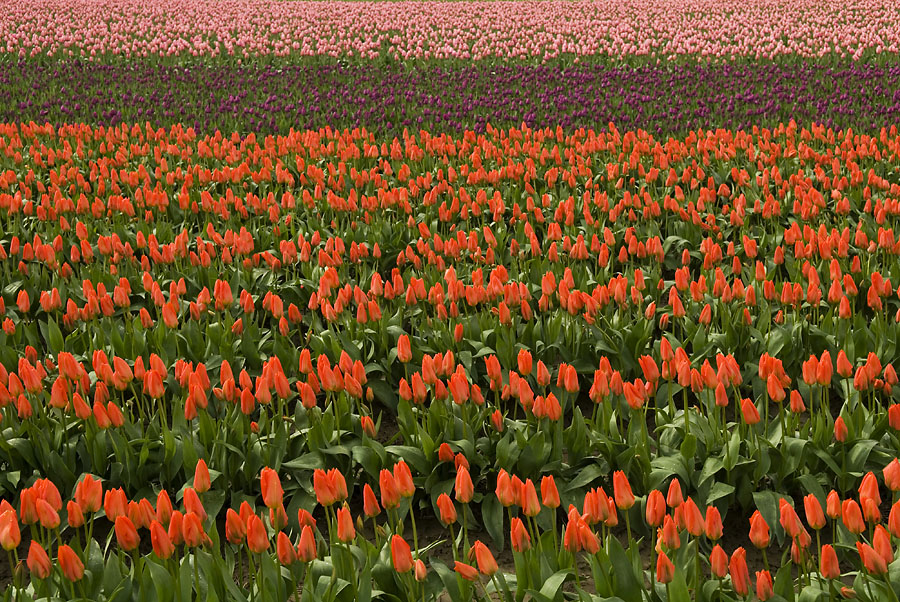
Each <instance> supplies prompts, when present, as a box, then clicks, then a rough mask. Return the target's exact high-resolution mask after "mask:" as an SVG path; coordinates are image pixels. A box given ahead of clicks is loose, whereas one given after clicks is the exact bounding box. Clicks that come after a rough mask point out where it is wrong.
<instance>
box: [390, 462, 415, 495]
mask: <svg viewBox="0 0 900 602" xmlns="http://www.w3.org/2000/svg"><path fill="white" fill-rule="evenodd" d="M394 479H395V480H396V482H397V491H398V492H400V495H401V496H403V497H412V496H413V494H415V492H416V486H415V484H414V483H413V478H412V473H411V472H410V471H409V466H407V465H406V462H404V461H403V460H400V461H399V462H397V463H396V464H394Z"/></svg>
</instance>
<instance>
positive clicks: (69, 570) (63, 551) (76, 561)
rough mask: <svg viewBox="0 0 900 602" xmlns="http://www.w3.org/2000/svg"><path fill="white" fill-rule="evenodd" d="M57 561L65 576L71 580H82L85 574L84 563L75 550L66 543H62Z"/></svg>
mask: <svg viewBox="0 0 900 602" xmlns="http://www.w3.org/2000/svg"><path fill="white" fill-rule="evenodd" d="M57 561H58V562H59V567H60V569H61V570H62V574H63V576H64V577H65V578H66V579H68V580H69V581H72V582H75V581H80V580H81V578H82V577H83V576H84V563H83V562H82V561H81V559H80V558H79V557H78V555H77V554H76V553H75V551H74V550H73V549H72V548H70V547H69V546H67V545H65V544H61V545H60V546H59V549H58V550H57Z"/></svg>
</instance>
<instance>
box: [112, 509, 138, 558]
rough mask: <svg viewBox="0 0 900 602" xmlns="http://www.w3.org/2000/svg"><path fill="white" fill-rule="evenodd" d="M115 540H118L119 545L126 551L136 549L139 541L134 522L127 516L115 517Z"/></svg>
mask: <svg viewBox="0 0 900 602" xmlns="http://www.w3.org/2000/svg"><path fill="white" fill-rule="evenodd" d="M116 540H117V541H118V542H119V547H121V548H122V549H123V550H125V551H126V552H131V551H132V550H134V549H137V547H138V544H140V542H141V539H140V537H138V533H137V529H135V527H134V523H132V522H131V519H129V518H128V517H127V516H119V517H118V518H116Z"/></svg>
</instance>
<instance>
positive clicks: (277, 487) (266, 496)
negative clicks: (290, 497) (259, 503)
mask: <svg viewBox="0 0 900 602" xmlns="http://www.w3.org/2000/svg"><path fill="white" fill-rule="evenodd" d="M259 481H260V488H261V489H262V497H263V503H264V504H265V505H266V507H267V508H276V507H277V506H279V505H280V504H283V503H284V491H283V490H282V488H281V479H279V478H278V473H277V472H275V471H274V470H272V469H271V468H268V467H266V468H263V469H262V473H261V474H260V477H259Z"/></svg>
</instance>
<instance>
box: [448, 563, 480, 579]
mask: <svg viewBox="0 0 900 602" xmlns="http://www.w3.org/2000/svg"><path fill="white" fill-rule="evenodd" d="M453 570H454V571H456V573H457V574H458V575H459V576H460V577H462V578H463V579H465V580H466V581H475V580H476V579H478V569H476V568H475V567H473V566H471V565H468V564H463V563H462V562H460V561H458V560H457V561H456V562H455V563H454V564H453Z"/></svg>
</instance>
